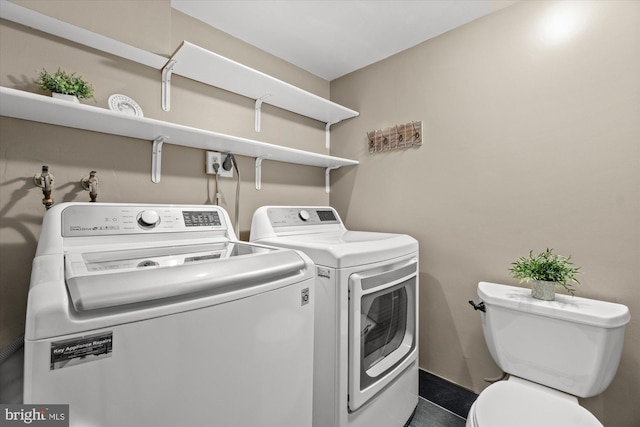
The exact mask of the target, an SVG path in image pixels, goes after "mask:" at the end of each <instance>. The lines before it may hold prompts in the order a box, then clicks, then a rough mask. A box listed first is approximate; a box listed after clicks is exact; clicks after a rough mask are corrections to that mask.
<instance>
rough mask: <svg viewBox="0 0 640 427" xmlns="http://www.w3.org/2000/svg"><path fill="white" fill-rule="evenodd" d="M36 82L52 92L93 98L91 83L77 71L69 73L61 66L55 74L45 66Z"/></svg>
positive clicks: (81, 97)
mask: <svg viewBox="0 0 640 427" xmlns="http://www.w3.org/2000/svg"><path fill="white" fill-rule="evenodd" d="M36 83H37V84H38V85H39V86H40V88H41V89H43V90H47V91H50V92H56V93H63V94H65V95H74V96H76V97H77V98H78V99H86V98H93V88H92V87H91V85H90V84H89V83H87V82H86V81H85V80H84V79H83V78H82V77H78V76H76V73H71V74H68V73H66V72H65V71H62V70H60V68H58V71H56V72H55V73H53V74H51V73H49V72H47V70H45V69H44V68H43V69H42V71H41V72H40V75H39V76H38V80H37V81H36Z"/></svg>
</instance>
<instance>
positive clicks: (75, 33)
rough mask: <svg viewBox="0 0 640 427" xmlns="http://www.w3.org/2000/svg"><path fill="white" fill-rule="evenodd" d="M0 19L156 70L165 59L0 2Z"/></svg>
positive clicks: (3, 1) (9, 3)
mask: <svg viewBox="0 0 640 427" xmlns="http://www.w3.org/2000/svg"><path fill="white" fill-rule="evenodd" d="M0 18H3V19H6V20H9V21H12V22H16V23H18V24H21V25H24V26H26V27H30V28H34V29H36V30H38V31H42V32H45V33H47V34H52V35H54V36H57V37H60V38H63V39H66V40H70V41H72V42H75V43H78V44H81V45H83V46H88V47H91V48H94V49H97V50H100V51H102V52H106V53H110V54H112V55H116V56H119V57H121V58H125V59H128V60H130V61H135V62H138V63H140V64H143V65H146V66H148V67H152V68H155V69H157V70H160V69H161V68H162V67H164V66H165V64H166V63H167V60H168V59H167V58H166V57H164V56H161V55H156V54H155V53H151V52H147V51H146V50H144V49H140V48H137V47H135V46H131V45H128V44H126V43H122V42H120V41H118V40H114V39H112V38H109V37H106V36H103V35H102V34H98V33H94V32H93V31H89V30H86V29H84V28H80V27H77V26H75V25H73V24H69V23H68V22H64V21H60V20H59V19H55V18H52V17H50V16H47V15H44V14H42V13H39V12H36V11H34V10H31V9H27V8H26V7H22V6H19V5H17V4H15V3H11V2H10V1H5V0H2V3H1V4H0Z"/></svg>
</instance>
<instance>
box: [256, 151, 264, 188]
mask: <svg viewBox="0 0 640 427" xmlns="http://www.w3.org/2000/svg"><path fill="white" fill-rule="evenodd" d="M265 158H266V157H256V190H260V189H261V188H262V161H263V160H264V159H265Z"/></svg>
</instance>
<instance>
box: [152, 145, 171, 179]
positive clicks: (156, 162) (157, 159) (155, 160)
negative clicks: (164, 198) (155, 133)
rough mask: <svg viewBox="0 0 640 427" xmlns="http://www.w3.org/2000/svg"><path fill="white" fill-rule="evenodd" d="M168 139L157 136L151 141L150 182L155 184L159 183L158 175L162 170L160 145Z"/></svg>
mask: <svg viewBox="0 0 640 427" xmlns="http://www.w3.org/2000/svg"><path fill="white" fill-rule="evenodd" d="M168 139H169V138H167V137H166V136H159V137H157V138H156V139H155V140H154V141H153V150H152V152H151V182H153V183H154V184H157V183H159V182H160V174H161V169H162V144H164V143H165V141H167V140H168Z"/></svg>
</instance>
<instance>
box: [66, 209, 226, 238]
mask: <svg viewBox="0 0 640 427" xmlns="http://www.w3.org/2000/svg"><path fill="white" fill-rule="evenodd" d="M218 230H220V231H225V230H227V225H226V224H225V221H224V215H222V214H221V212H220V211H219V210H218V208H217V207H216V206H211V207H209V206H197V207H194V208H193V209H192V208H191V207H185V208H180V207H166V206H153V207H149V206H134V205H132V206H129V205H126V206H123V205H120V206H116V205H111V206H110V205H101V204H96V205H88V204H87V205H72V206H69V207H67V208H65V209H64V210H63V211H62V235H63V236H64V237H79V236H98V235H102V236H104V235H119V234H139V233H171V232H184V231H218Z"/></svg>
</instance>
